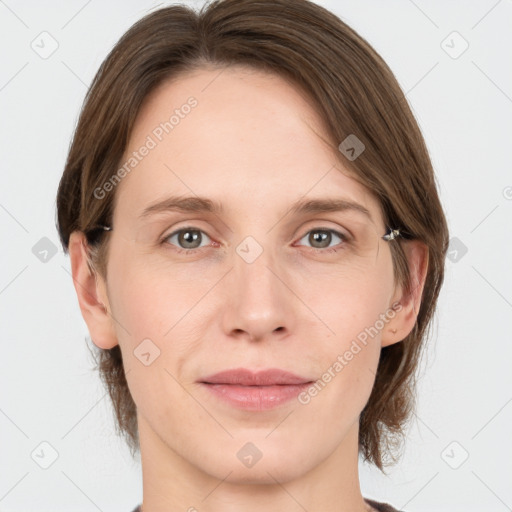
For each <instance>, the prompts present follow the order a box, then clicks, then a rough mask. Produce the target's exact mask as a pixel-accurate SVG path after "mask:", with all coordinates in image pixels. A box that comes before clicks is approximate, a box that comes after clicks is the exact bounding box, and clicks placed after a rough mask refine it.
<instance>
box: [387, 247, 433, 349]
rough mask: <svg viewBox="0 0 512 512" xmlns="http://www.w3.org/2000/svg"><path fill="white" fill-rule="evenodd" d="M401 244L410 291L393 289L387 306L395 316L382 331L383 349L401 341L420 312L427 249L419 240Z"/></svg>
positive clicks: (410, 329)
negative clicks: (407, 270) (406, 265)
mask: <svg viewBox="0 0 512 512" xmlns="http://www.w3.org/2000/svg"><path fill="white" fill-rule="evenodd" d="M401 244H402V247H403V249H404V252H405V255H406V257H407V264H408V266H409V273H410V287H409V288H410V289H409V290H407V289H404V287H402V286H398V285H397V287H396V288H395V292H394V295H393V298H392V300H391V303H390V305H389V307H390V308H392V309H393V310H394V311H395V315H394V316H393V317H392V319H391V320H390V321H389V322H388V323H387V324H386V327H385V328H384V329H383V331H382V341H381V345H382V346H383V347H387V346H388V345H393V344H394V343H398V342H399V341H402V340H403V339H404V338H406V337H407V335H408V334H409V333H410V332H411V331H412V329H413V327H414V325H415V323H416V318H417V317H418V312H419V310H420V304H421V297H422V294H423V288H424V286H425V279H426V277H427V269H428V247H427V246H426V245H425V244H424V243H423V242H420V241H419V240H404V241H401Z"/></svg>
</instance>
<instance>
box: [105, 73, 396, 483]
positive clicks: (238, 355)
mask: <svg viewBox="0 0 512 512" xmlns="http://www.w3.org/2000/svg"><path fill="white" fill-rule="evenodd" d="M190 97H193V98H195V100H189V98H190ZM187 104H189V105H190V108H186V107H184V105H187ZM175 109H178V113H177V114H176V117H175V118H174V120H173V121H172V123H173V125H172V128H170V127H169V125H165V122H166V121H169V118H170V116H171V115H172V114H173V112H174V111H175ZM161 123H164V124H163V125H162V124H161ZM163 127H165V128H167V131H166V130H165V129H164V128H163ZM148 137H149V138H148ZM150 139H151V141H152V142H150ZM327 139H328V137H327V135H326V133H325V131H324V129H323V127H322V123H321V121H320V119H319V118H318V117H317V115H316V113H315V110H314V108H313V107H312V106H311V105H310V103H309V102H308V101H307V100H306V99H305V97H304V96H303V95H301V94H300V93H299V92H298V91H297V90H296V89H295V88H293V87H292V86H291V85H290V84H289V83H287V82H286V81H284V80H283V79H281V78H279V77H277V76H271V75H267V74H263V73H261V72H259V71H254V70H252V71H250V70H245V69H242V68H229V69H226V70H224V71H223V72H222V73H220V75H219V70H206V69H205V70H201V71H196V72H194V73H191V74H187V75H184V76H182V77H180V79H179V80H174V81H172V82H167V83H165V84H163V85H162V86H161V87H160V88H159V89H157V90H156V91H155V92H154V94H152V95H151V96H150V97H149V98H148V99H147V101H146V103H145V105H144V107H143V109H142V110H141V112H140V114H139V117H138V119H137V121H136V124H135V127H134V130H133V132H132V134H131V138H130V141H129V144H128V147H127V150H126V154H125V159H124V162H128V161H129V159H130V158H131V157H132V158H133V157H134V158H136V159H137V163H136V164H135V165H134V166H133V168H131V170H130V171H129V172H128V173H126V176H124V177H123V179H122V180H121V182H120V183H119V184H118V185H117V190H116V203H115V210H114V218H113V226H114V229H113V231H112V232H111V233H109V234H108V235H107V236H109V237H111V240H110V244H111V245H110V252H109V260H108V272H107V275H108V279H107V285H106V286H107V288H106V290H107V295H108V304H109V309H110V311H111V312H112V316H113V318H115V322H113V328H114V329H115V333H116V337H117V341H118V342H119V344H120V347H121V350H122V353H123V360H124V365H125V370H126V374H127V380H128V384H129V388H130V391H131V393H132V395H133V398H134V400H135V403H136V405H137V408H138V420H139V425H140V428H141V432H144V435H151V436H152V438H153V439H154V440H157V441H155V442H158V443H159V444H160V448H161V449H162V450H164V451H166V452H167V453H168V454H170V455H171V454H172V456H178V457H181V458H183V459H185V460H186V461H188V462H190V463H191V464H192V465H193V466H194V467H195V468H198V469H199V470H201V471H204V472H205V473H207V474H209V475H212V476H215V477H216V478H220V479H224V478H225V477H226V474H228V473H230V476H229V480H230V481H233V482H235V481H245V482H264V481H267V480H270V477H269V473H270V474H272V475H273V476H274V477H276V478H278V479H280V481H286V480H289V479H291V478H293V477H296V476H298V475H299V474H303V473H305V472H307V471H309V470H311V469H312V468H314V467H315V466H317V465H318V464H319V463H321V462H322V461H324V460H326V459H328V458H329V457H330V456H331V455H332V454H333V453H336V451H337V450H338V449H339V448H340V447H341V446H343V445H344V443H346V442H348V441H347V439H348V438H349V437H350V439H351V441H350V442H351V443H352V442H353V441H354V439H355V440H356V442H357V434H355V433H357V425H358V419H359V415H360V413H361V411H362V409H363V408H364V406H365V404H366V402H367V400H368V398H369V395H370V392H371V389H372V386H373V382H374V375H375V372H376V370H377V364H378V359H379V354H380V350H381V346H382V343H383V341H382V339H383V331H384V330H385V329H387V325H388V321H389V320H390V318H392V317H393V316H394V315H395V312H394V311H393V310H391V309H390V308H391V306H392V304H393V302H394V298H395V286H394V279H393V269H392V259H391V253H390V249H389V242H385V241H384V240H382V239H381V236H382V235H384V234H385V232H386V226H385V224H384V221H383V218H382V214H381V211H380V207H379V203H378V202H377V200H376V199H375V198H374V197H373V196H372V195H371V194H370V193H369V191H368V190H367V189H365V187H363V186H362V185H361V184H360V183H358V182H357V181H356V180H355V179H353V178H352V177H351V176H350V173H348V172H347V170H346V169H344V168H343V161H342V158H343V157H342V156H341V155H340V153H337V152H336V144H334V145H332V146H331V145H329V144H327V143H326V142H325V141H326V140H327ZM143 146H146V147H147V148H149V149H148V150H147V151H144V150H141V148H142V147H143ZM150 146H151V147H150ZM333 147H334V149H333ZM134 152H136V153H137V155H138V156H134ZM142 153H145V155H142ZM124 162H123V163H124ZM132 163H133V161H132ZM184 198H192V199H191V200H184ZM177 200H179V201H177ZM165 201H167V202H168V204H167V206H171V205H170V203H171V202H173V201H174V202H173V204H174V207H173V208H172V209H166V210H163V209H161V208H157V207H155V205H156V204H157V203H161V202H165ZM180 201H181V202H180ZM328 201H331V203H330V204H331V205H332V201H337V202H338V204H337V205H336V208H326V204H327V203H326V202H328ZM177 202H178V203H179V204H180V205H181V208H177V207H176V203H177ZM306 202H310V203H309V208H306V207H304V205H305V203H306ZM322 202H324V203H322ZM301 206H302V208H301ZM191 208H192V209H191ZM244 369H245V370H247V371H243V370H244ZM229 370H237V371H234V372H231V373H228V374H224V375H220V376H219V375H218V376H215V374H218V373H219V372H226V371H229ZM266 370H277V371H273V372H272V371H271V372H267V373H261V372H264V371H266ZM258 372H260V373H258ZM285 372H289V373H285ZM289 374H293V376H291V375H289ZM149 433H150V434H149ZM142 442H143V440H141V443H142ZM260 455H261V458H260V460H258V461H257V463H253V462H252V461H253V460H256V459H257V458H258V457H259V456H260ZM251 457H252V458H251ZM290 461H294V463H293V464H290Z"/></svg>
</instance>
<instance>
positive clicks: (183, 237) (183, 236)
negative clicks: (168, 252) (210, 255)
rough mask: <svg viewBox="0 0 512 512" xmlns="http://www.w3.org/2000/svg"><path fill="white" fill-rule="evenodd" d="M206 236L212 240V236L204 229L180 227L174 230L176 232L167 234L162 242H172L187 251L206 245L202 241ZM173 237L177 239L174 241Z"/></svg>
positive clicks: (177, 248) (178, 248) (179, 248)
mask: <svg viewBox="0 0 512 512" xmlns="http://www.w3.org/2000/svg"><path fill="white" fill-rule="evenodd" d="M205 238H206V239H207V240H210V237H209V236H208V235H207V234H206V233H205V232H204V231H202V230H200V229H197V228H192V227H190V228H182V229H178V230H177V231H174V233H171V234H170V235H166V236H165V237H164V238H163V239H162V243H163V244H165V243H170V244H171V245H175V246H176V250H178V251H186V250H192V249H200V248H201V247H205V246H204V245H203V246H202V245H201V242H202V241H203V240H204V239H205ZM173 239H175V241H173ZM206 245H208V244H206Z"/></svg>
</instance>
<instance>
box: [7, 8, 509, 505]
mask: <svg viewBox="0 0 512 512" xmlns="http://www.w3.org/2000/svg"><path fill="white" fill-rule="evenodd" d="M185 3H189V4H193V5H199V4H202V2H192V1H189V2H185ZM318 3H320V4H321V5H324V6H325V7H327V8H329V9H331V10H332V11H334V12H335V13H336V14H337V15H339V16H340V17H341V18H342V19H343V20H344V21H346V22H347V23H348V24H349V25H351V26H352V27H353V28H354V29H356V30H357V31H358V32H359V33H360V34H361V35H362V36H363V37H365V38H366V39H367V40H368V41H369V42H370V43H371V44H372V45H373V46H374V47H375V48H376V49H377V51H378V52H379V53H380V54H381V55H382V56H383V57H384V59H385V60H386V61H387V62H388V64H389V65H390V67H391V69H392V70H393V71H394V73H395V74H396V76H397V78H398V80H399V82H400V84H401V86H402V88H403V89H404V91H406V93H407V98H408V100H409V102H410V104H411V106H412V108H413V111H414V113H415V115H416V117H417V119H418V122H419V123H420V126H421V128H422V130H423V133H424V136H425V139H426V141H427V145H428V147H429V150H430V152H431V156H432V160H433V163H434V166H435V169H436V172H437V175H438V181H439V187H440V193H441V198H442V201H443V204H444V206H445V209H446V213H447V217H448V221H449V224H450V229H451V236H452V237H455V238H456V239H455V240H452V245H451V249H450V254H449V259H448V261H447V275H446V281H445V285H444V288H443V291H442V294H441V298H440V304H439V310H438V313H437V316H436V322H435V326H434V327H435V328H434V329H433V333H432V337H431V340H430V342H429V349H428V353H427V357H426V358H425V359H424V360H423V362H422V368H423V371H422V376H421V378H420V380H419V388H418V409H417V413H416V416H415V417H414V421H412V423H411V425H410V430H409V435H408V441H407V444H406V448H405V452H404V456H403V459H402V461H401V462H400V463H399V464H398V465H397V466H396V467H395V468H394V469H392V470H391V471H390V472H389V475H388V476H384V475H381V474H380V473H379V472H378V471H377V470H375V469H372V468H371V467H368V466H366V465H365V464H361V485H362V490H363V494H364V495H365V496H368V497H374V498H376V499H379V500H382V501H388V502H390V503H391V504H393V505H394V506H395V507H397V508H404V509H405V510H406V511H411V512H421V511H425V512H426V511H432V510H436V511H438V512H441V511H450V512H454V511H463V510H464V511H481V510H486V511H488V512H490V511H496V512H501V511H505V510H512V486H511V475H512V462H511V461H512V441H511V436H510V424H511V420H512V403H511V402H512V386H511V384H512V372H511V371H510V363H511V355H512V348H511V341H512V340H511V335H510V320H511V308H512V286H511V285H512V272H511V270H510V261H512V257H511V256H512V254H511V253H512V243H511V228H510V226H511V220H512V173H511V147H512V144H511V140H512V115H511V114H512V69H511V64H510V63H511V62H512V59H511V57H512V31H511V30H510V28H511V26H512V2H511V1H510V0H501V1H496V0H490V1H483V0H482V1H478V2H477V1H450V2H443V1H440V0H438V1H426V0H424V1H420V0H417V1H416V2H413V1H412V0H393V1H387V2H379V1H377V0H375V1H370V0H364V1H359V2H356V1H334V0H332V1H327V0H324V1H319V2H318ZM156 5H163V4H159V3H158V2H155V3H151V2H144V1H135V0H129V1H124V2H120V1H115V2H108V3H107V2H99V1H98V0H92V1H88V2H87V1H84V0H76V1H75V0H73V1H68V2H57V1H47V2H36V1H35V0H32V1H25V2H22V1H19V0H18V1H16V0H6V1H0V48H1V65H0V108H1V124H0V144H1V152H0V154H1V166H0V167H1V178H0V179H1V185H0V229H1V234H2V240H3V243H2V249H3V250H2V262H3V263H2V267H1V277H0V311H1V315H2V317H1V322H0V329H1V347H2V355H1V357H0V379H1V382H0V461H1V467H0V511H2V512H7V511H28V510H38V511H40V512H43V511H52V512H54V511H58V510H62V511H64V510H76V511H84V512H88V511H91V512H93V511H95V510H102V511H119V512H127V511H130V510H131V509H132V508H133V507H134V506H135V505H136V504H138V503H139V502H140V500H141V497H142V487H141V475H140V465H139V462H138V461H137V460H135V461H132V460H131V458H130V455H129V453H128V450H127V449H126V448H125V447H124V444H123V442H122V441H121V440H120V439H118V438H117V437H116V435H115V433H114V429H113V420H112V411H111V407H110V403H109V401H108V397H106V396H105V391H104V390H103V388H102V386H101V383H100V381H99V379H98V376H97V374H96V373H95V372H94V371H93V370H92V358H91V356H90V354H89V350H88V348H87V342H86V338H87V337H88V331H87V328H86V325H85V323H84V322H83V320H82V317H81V314H80V310H79V308H78V303H77V300H76V296H75V291H74V288H73V285H72V281H71V277H70V274H69V272H70V264H69V258H68V257H67V256H64V254H63V252H62V249H61V247H60V245H59V242H58V236H57V232H56V229H55V220H54V217H55V194H56V189H57V185H58V181H59V178H60V175H61V173H62V170H63V165H64V160H65V156H66V152H67V149H68V145H69V142H70V138H71V134H72V131H73V128H74V126H75V123H76V120H77V116H78V112H79V109H80V106H81V103H82V100H83V98H84V95H85V92H86V90H87V86H88V84H89V83H90V82H91V80H92V77H93V75H94V73H95V72H96V70H97V68H98V67H99V65H100V63H101V62H102V60H103V59H104V57H105V56H106V54H107V52H108V51H109V49H110V48H111V47H112V45H113V44H114V43H115V42H116V41H117V39H118V38H119V37H120V36H121V35H122V34H123V33H124V31H125V30H126V29H128V28H129V26H130V25H132V23H134V22H135V21H136V20H138V19H139V18H141V17H142V16H143V15H144V14H145V13H146V12H147V11H149V10H151V9H153V8H154V7H155V6H156ZM44 31H46V32H48V34H50V35H46V34H43V35H40V34H41V33H42V32H44ZM453 31H456V32H458V34H459V35H457V34H455V35H454V34H452V33H453ZM464 40H465V41H467V44H469V47H468V48H467V49H466V50H465V51H464V52H463V53H461V51H462V50H463V49H464V46H465V43H464ZM54 41H56V43H55V42H54ZM443 41H444V42H443ZM56 44H58V48H57V49H56V50H55V51H54V53H53V54H51V55H46V54H44V52H49V51H50V50H52V49H53V48H52V45H56ZM41 54H42V56H41ZM459 54H460V55H459ZM42 57H47V58H42ZM45 237H46V239H45ZM42 239H43V240H42ZM52 248H53V252H55V254H54V253H53V252H52ZM45 250H47V251H48V252H47V253H45V252H44V251H45ZM466 251H467V252H466ZM42 442H46V443H49V444H50V445H51V447H50V446H48V445H46V444H45V445H41V444H40V443H42ZM52 450H55V451H56V454H57V455H58V456H57V458H56V460H54V461H53V458H54V457H52V453H53V452H52ZM466 457H467V459H466ZM465 459H466V460H465ZM50 463H51V465H49V467H48V468H47V469H43V467H41V466H44V465H48V464H50ZM341 477H342V475H340V478H341Z"/></svg>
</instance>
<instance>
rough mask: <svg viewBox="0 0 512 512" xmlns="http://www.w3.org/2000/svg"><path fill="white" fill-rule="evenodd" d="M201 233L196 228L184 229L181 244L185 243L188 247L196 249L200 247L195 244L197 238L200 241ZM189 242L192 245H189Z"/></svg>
mask: <svg viewBox="0 0 512 512" xmlns="http://www.w3.org/2000/svg"><path fill="white" fill-rule="evenodd" d="M200 238H201V233H199V231H196V230H188V231H182V232H181V234H180V236H179V239H180V244H181V245H183V246H184V247H185V248H187V249H195V248H197V247H198V245H194V242H197V240H199V241H200ZM189 244H191V245H192V247H189Z"/></svg>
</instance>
